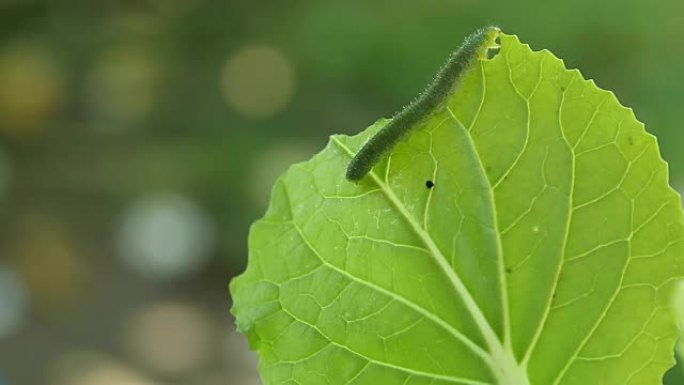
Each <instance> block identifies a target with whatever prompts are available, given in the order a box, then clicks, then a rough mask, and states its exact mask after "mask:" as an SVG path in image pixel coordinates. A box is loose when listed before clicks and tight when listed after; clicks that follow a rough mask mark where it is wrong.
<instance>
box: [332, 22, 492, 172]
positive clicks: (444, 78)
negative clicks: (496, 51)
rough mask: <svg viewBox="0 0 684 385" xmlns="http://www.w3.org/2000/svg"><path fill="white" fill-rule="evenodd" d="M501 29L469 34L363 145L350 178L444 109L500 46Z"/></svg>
mask: <svg viewBox="0 0 684 385" xmlns="http://www.w3.org/2000/svg"><path fill="white" fill-rule="evenodd" d="M500 32H501V30H500V29H499V28H497V27H486V28H482V29H479V30H477V31H476V32H474V33H473V34H471V35H470V36H468V37H467V38H466V39H465V41H464V42H463V45H461V47H460V48H459V49H458V50H456V51H454V52H453V53H452V54H451V55H450V56H449V59H448V60H447V62H446V63H445V64H444V65H443V66H442V68H441V69H440V70H439V72H438V73H437V76H435V79H434V80H433V81H432V83H430V85H429V86H428V87H427V88H426V89H425V90H424V91H423V92H422V93H421V94H420V96H418V98H417V99H416V100H414V101H413V102H412V103H411V104H409V105H408V106H406V107H405V108H404V109H402V110H401V111H399V112H398V113H397V114H395V115H394V116H393V117H392V119H390V120H389V122H388V123H387V124H386V125H385V126H384V127H383V128H381V129H380V131H378V133H377V134H375V135H374V136H373V137H372V138H370V139H369V140H368V141H367V142H366V143H365V144H364V145H363V147H362V148H361V150H360V151H359V152H358V153H357V154H356V155H355V156H354V158H353V159H352V160H351V162H350V163H349V166H347V172H346V178H347V180H350V181H353V182H355V181H358V180H360V179H361V178H363V177H364V175H366V174H367V173H368V172H369V171H370V170H371V169H372V168H373V166H375V164H376V163H377V162H378V161H379V160H380V159H381V158H382V157H383V156H384V155H386V154H387V153H388V152H390V151H391V150H392V148H394V146H395V145H396V144H397V142H398V141H399V140H400V139H402V138H403V137H404V136H405V135H406V134H408V132H409V131H410V130H411V128H413V127H415V126H416V125H417V124H418V123H419V122H420V121H422V120H423V119H424V118H426V117H427V116H429V115H430V114H431V113H432V112H433V111H435V110H437V109H438V108H440V107H441V106H442V105H443V102H444V101H445V100H446V98H447V96H448V95H449V93H450V92H451V91H452V90H453V88H454V87H455V86H456V84H457V83H458V81H459V80H460V79H461V78H462V76H463V74H464V73H465V72H466V70H467V69H468V68H470V66H471V64H473V63H474V62H475V61H476V60H478V59H480V60H481V59H485V58H486V57H487V53H488V52H489V49H490V48H497V47H498V46H497V45H496V39H497V37H498V36H499V33H500Z"/></svg>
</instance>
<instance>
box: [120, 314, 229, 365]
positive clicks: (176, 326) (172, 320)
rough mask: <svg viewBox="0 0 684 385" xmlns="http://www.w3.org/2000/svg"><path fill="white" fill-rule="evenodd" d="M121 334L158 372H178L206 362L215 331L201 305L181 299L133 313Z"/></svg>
mask: <svg viewBox="0 0 684 385" xmlns="http://www.w3.org/2000/svg"><path fill="white" fill-rule="evenodd" d="M124 334H125V335H124V340H125V344H126V346H127V348H128V350H129V351H130V353H131V355H132V356H133V358H134V359H136V361H138V362H141V363H143V364H144V365H145V366H147V367H148V368H150V369H152V370H154V371H157V372H159V373H161V374H165V375H169V376H178V375H182V374H184V373H187V372H189V371H192V370H194V369H197V368H199V367H201V365H202V364H204V363H205V362H207V359H208V358H209V357H210V355H211V353H212V346H213V342H214V340H215V334H216V333H215V327H214V325H213V323H212V322H211V321H210V319H209V317H208V316H207V315H206V314H205V313H204V312H203V311H201V310H200V309H198V308H196V307H194V306H191V305H186V304H183V303H162V304H157V305H155V306H152V307H149V308H145V309H144V310H142V311H141V312H140V313H138V314H136V315H134V316H133V318H132V319H131V320H130V321H129V322H128V324H127V327H126V330H125V332H124Z"/></svg>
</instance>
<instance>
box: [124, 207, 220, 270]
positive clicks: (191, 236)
mask: <svg viewBox="0 0 684 385" xmlns="http://www.w3.org/2000/svg"><path fill="white" fill-rule="evenodd" d="M214 233H215V230H214V227H213V224H212V223H211V221H210V219H209V216H208V215H207V214H206V213H205V211H204V210H202V209H201V208H200V207H199V206H197V205H196V204H195V203H194V202H192V201H190V200H188V199H187V198H184V197H182V196H178V195H172V194H160V195H153V196H148V197H144V198H142V199H140V200H139V201H138V202H136V203H134V204H133V205H132V206H131V207H130V208H128V209H127V210H126V212H125V213H124V217H123V222H122V224H121V229H120V233H119V241H118V246H119V251H120V256H121V258H122V260H123V262H124V263H125V264H126V265H127V266H128V267H130V268H131V269H133V270H135V271H136V272H138V273H139V274H141V275H143V276H144V277H147V278H153V279H175V278H181V277H185V276H188V275H190V274H192V273H194V272H196V271H197V270H199V269H200V268H202V267H203V266H204V265H205V263H206V262H207V260H208V259H209V257H210V256H211V255H210V254H211V252H212V251H213V247H214Z"/></svg>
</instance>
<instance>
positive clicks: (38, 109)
mask: <svg viewBox="0 0 684 385" xmlns="http://www.w3.org/2000/svg"><path fill="white" fill-rule="evenodd" d="M63 83H64V80H63V74H62V72H61V70H60V68H59V66H58V64H57V62H56V60H55V58H54V56H53V55H52V53H51V52H50V50H49V49H48V48H46V47H45V46H44V45H42V44H40V43H36V42H21V43H16V44H12V45H9V46H8V48H6V49H5V50H4V51H3V52H1V53H0V85H1V86H0V128H2V129H3V130H4V131H5V132H6V133H7V134H9V135H11V136H14V137H24V136H26V135H27V134H34V133H37V132H40V130H41V129H44V128H45V127H46V126H47V124H46V123H47V121H48V120H49V119H51V118H53V117H54V114H55V113H56V111H57V110H58V109H59V108H60V107H61V105H62V104H63V101H64V100H63V99H64V89H63Z"/></svg>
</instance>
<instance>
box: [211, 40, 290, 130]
mask: <svg viewBox="0 0 684 385" xmlns="http://www.w3.org/2000/svg"><path fill="white" fill-rule="evenodd" d="M222 86H223V92H224V95H225V97H226V100H227V101H228V104H230V106H231V107H233V108H234V109H235V110H236V111H237V112H238V113H240V114H242V115H244V116H247V117H251V118H265V117H270V116H273V115H275V114H277V113H278V112H281V111H282V110H283V109H285V107H287V105H288V104H289V102H290V100H291V99H292V94H293V88H294V76H293V71H292V67H291V65H290V62H289V61H288V60H287V59H286V58H285V57H284V56H283V55H282V54H281V53H280V52H278V51H277V50H275V49H274V48H272V47H269V46H247V47H244V48H243V49H241V50H239V51H238V52H236V53H235V54H234V55H232V56H231V57H230V58H229V59H228V61H226V64H225V66H224V68H223V79H222Z"/></svg>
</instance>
